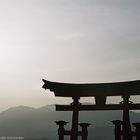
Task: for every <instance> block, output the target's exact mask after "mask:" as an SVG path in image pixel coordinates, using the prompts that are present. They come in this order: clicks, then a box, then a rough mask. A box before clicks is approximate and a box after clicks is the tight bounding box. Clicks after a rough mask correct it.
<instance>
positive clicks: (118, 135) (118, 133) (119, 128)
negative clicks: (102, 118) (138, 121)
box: [111, 120, 122, 140]
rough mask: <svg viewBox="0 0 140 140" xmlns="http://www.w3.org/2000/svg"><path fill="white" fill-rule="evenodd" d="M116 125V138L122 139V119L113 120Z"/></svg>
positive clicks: (116, 139) (117, 139)
mask: <svg viewBox="0 0 140 140" xmlns="http://www.w3.org/2000/svg"><path fill="white" fill-rule="evenodd" d="M111 122H112V123H113V124H114V125H115V129H114V132H115V140H121V133H122V121H120V120H115V121H111Z"/></svg>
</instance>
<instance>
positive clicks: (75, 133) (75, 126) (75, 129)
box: [71, 97, 80, 140]
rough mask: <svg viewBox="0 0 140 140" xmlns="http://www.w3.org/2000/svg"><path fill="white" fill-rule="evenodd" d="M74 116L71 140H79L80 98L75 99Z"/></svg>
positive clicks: (73, 104)
mask: <svg viewBox="0 0 140 140" xmlns="http://www.w3.org/2000/svg"><path fill="white" fill-rule="evenodd" d="M72 99H73V103H72V106H73V116H72V129H71V140H78V116H79V110H78V106H79V104H80V103H79V99H80V98H79V97H73V98H72Z"/></svg>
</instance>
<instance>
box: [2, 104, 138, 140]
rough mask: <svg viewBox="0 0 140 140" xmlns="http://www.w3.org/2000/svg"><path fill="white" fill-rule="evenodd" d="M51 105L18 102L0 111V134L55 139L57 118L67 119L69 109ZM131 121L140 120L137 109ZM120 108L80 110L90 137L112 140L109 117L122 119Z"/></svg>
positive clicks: (68, 118) (97, 139)
mask: <svg viewBox="0 0 140 140" xmlns="http://www.w3.org/2000/svg"><path fill="white" fill-rule="evenodd" d="M54 108H55V107H54V105H48V106H43V107H40V108H31V107H26V106H18V107H13V108H10V109H8V110H6V111H3V112H1V113H0V136H23V137H25V138H41V139H43V138H46V140H56V139H57V126H56V124H55V123H54V121H56V120H65V121H69V124H68V125H67V127H66V128H67V129H70V127H71V117H72V112H57V111H55V109H54ZM130 117H131V122H138V121H139V122H140V113H135V112H130ZM121 118H122V112H121V111H103V112H100V111H96V112H94V111H92V112H91V111H90V112H80V121H79V122H87V123H91V126H90V127H89V129H88V130H89V140H92V139H95V140H104V138H106V139H107V140H114V136H113V129H114V126H113V125H112V123H111V122H110V121H112V120H116V119H121Z"/></svg>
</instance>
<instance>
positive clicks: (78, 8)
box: [0, 0, 140, 110]
mask: <svg viewBox="0 0 140 140" xmlns="http://www.w3.org/2000/svg"><path fill="white" fill-rule="evenodd" d="M139 45H140V1H139V0H0V110H4V109H7V108H9V107H11V106H18V105H27V106H32V107H39V106H43V105H46V104H54V103H63V102H64V103H67V102H70V101H69V100H66V99H62V98H56V97H54V95H53V93H51V92H49V91H48V90H47V91H45V90H44V89H42V85H43V82H42V81H41V80H42V78H44V79H48V80H51V81H59V82H76V83H79V82H80V83H82V82H83V83H86V82H91V83H94V82H95V83H96V82H112V81H127V80H137V79H140V46H139ZM135 100H136V101H137V102H138V101H140V98H136V99H135ZM111 101H112V102H115V99H113V100H111Z"/></svg>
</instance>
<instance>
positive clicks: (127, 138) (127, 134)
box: [122, 95, 132, 140]
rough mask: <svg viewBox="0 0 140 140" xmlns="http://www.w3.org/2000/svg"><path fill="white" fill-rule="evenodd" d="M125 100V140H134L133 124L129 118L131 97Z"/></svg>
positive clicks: (124, 98)
mask: <svg viewBox="0 0 140 140" xmlns="http://www.w3.org/2000/svg"><path fill="white" fill-rule="evenodd" d="M122 98H123V140H132V134H131V124H130V118H129V98H130V96H129V95H126V96H122Z"/></svg>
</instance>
